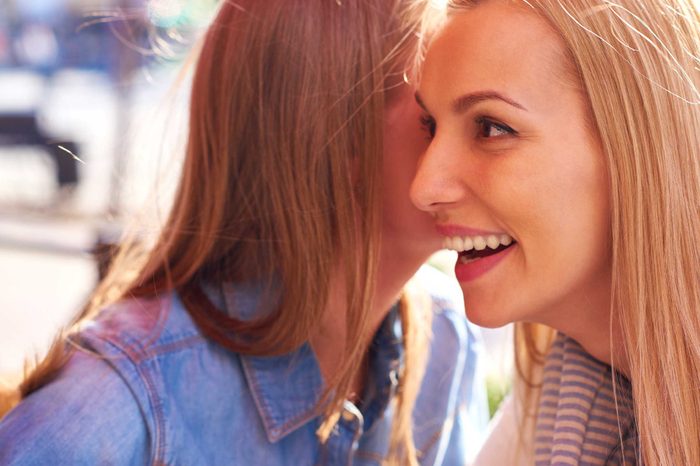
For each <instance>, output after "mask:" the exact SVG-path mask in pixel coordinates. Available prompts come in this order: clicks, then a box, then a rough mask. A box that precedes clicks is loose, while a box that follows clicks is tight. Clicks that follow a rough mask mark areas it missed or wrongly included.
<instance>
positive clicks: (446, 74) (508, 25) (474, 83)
mask: <svg viewBox="0 0 700 466" xmlns="http://www.w3.org/2000/svg"><path fill="white" fill-rule="evenodd" d="M568 67H569V63H568V60H567V58H566V48H565V45H564V43H563V41H562V39H561V38H560V37H559V35H558V34H557V33H556V32H555V31H554V30H553V29H552V28H551V27H550V26H549V24H548V23H547V22H546V21H545V20H544V19H542V18H540V17H539V16H538V15H537V14H535V13H534V12H533V11H531V10H530V9H529V7H527V6H522V5H515V4H513V3H511V2H503V1H489V2H485V3H483V4H480V5H479V6H476V7H471V8H468V9H465V10H455V12H454V13H452V14H451V15H450V16H449V18H448V20H447V21H446V23H445V24H444V26H443V27H442V29H441V30H440V31H439V32H438V34H437V35H436V36H435V37H434V40H433V42H432V43H431V45H430V48H429V50H428V54H427V56H426V60H425V63H424V69H423V76H422V81H421V86H420V91H421V95H423V97H427V98H426V100H428V104H430V102H429V101H430V94H433V93H434V91H436V90H440V94H441V95H447V94H451V95H453V96H454V95H456V94H458V93H459V94H462V93H465V92H471V91H476V90H487V89H492V90H498V91H501V92H505V93H507V94H513V95H518V96H520V98H521V99H523V100H525V99H526V98H528V97H529V98H532V99H533V100H538V98H539V99H542V98H545V101H543V102H541V103H540V104H542V105H544V104H546V97H547V94H549V92H547V91H548V90H550V91H551V89H547V88H548V87H553V86H556V85H560V86H563V85H564V79H563V78H564V74H565V73H564V70H566V69H567V68H568Z"/></svg>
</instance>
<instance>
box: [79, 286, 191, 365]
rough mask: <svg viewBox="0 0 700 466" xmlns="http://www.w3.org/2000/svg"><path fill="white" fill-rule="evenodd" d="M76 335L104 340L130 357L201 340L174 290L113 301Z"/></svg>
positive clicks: (82, 338)
mask: <svg viewBox="0 0 700 466" xmlns="http://www.w3.org/2000/svg"><path fill="white" fill-rule="evenodd" d="M80 338H81V340H83V341H85V342H90V343H93V344H97V345H98V346H100V347H104V346H105V345H104V344H101V343H99V342H107V343H109V345H110V346H111V347H112V349H119V350H121V351H122V352H124V353H127V354H128V355H130V356H131V357H133V358H134V359H141V358H148V357H153V356H154V355H157V354H160V353H163V352H167V351H173V350H176V349H178V348H182V347H187V346H192V345H196V344H199V343H202V342H203V340H204V338H203V337H202V335H201V334H200V332H199V330H198V328H197V326H196V325H195V324H194V322H193V321H192V319H191V318H190V316H189V314H188V313H187V311H186V309H185V307H184V305H183V304H182V302H181V301H180V299H179V297H178V296H177V294H176V293H174V292H171V293H166V294H164V295H162V296H158V297H153V298H134V299H127V300H123V301H120V302H118V303H116V304H113V305H111V306H109V307H107V308H106V309H104V310H102V311H101V312H100V313H99V314H98V315H97V317H95V318H94V319H93V320H91V321H90V322H88V323H87V325H85V326H84V327H83V328H82V330H81V332H80ZM100 349H102V348H100ZM105 350H107V348H105Z"/></svg>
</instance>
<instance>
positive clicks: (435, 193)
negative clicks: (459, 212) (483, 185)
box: [410, 138, 467, 213]
mask: <svg viewBox="0 0 700 466" xmlns="http://www.w3.org/2000/svg"><path fill="white" fill-rule="evenodd" d="M462 162H463V161H462ZM463 165H464V164H463V163H460V160H459V158H458V157H456V152H455V151H454V150H449V148H448V147H446V146H445V145H443V144H441V142H440V141H439V140H438V139H437V138H436V139H434V140H433V141H432V142H431V143H430V146H428V149H427V150H426V151H425V153H424V154H423V156H422V157H421V159H420V161H419V162H418V170H417V171H416V176H415V177H414V178H413V183H411V193H410V195H411V201H413V204H414V205H415V206H416V207H417V208H419V209H420V210H423V211H426V212H430V213H437V212H439V211H440V210H443V209H445V208H448V207H450V206H452V205H456V204H458V203H459V202H460V201H461V200H463V199H464V196H465V194H466V190H467V187H466V185H465V184H464V183H463V180H461V178H460V173H462V172H463V169H464V166H463Z"/></svg>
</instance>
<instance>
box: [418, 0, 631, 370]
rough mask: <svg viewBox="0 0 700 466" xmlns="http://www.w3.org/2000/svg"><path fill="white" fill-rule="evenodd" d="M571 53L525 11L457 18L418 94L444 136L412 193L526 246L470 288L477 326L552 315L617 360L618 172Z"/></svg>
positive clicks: (496, 8)
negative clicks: (574, 73) (613, 190)
mask: <svg viewBox="0 0 700 466" xmlns="http://www.w3.org/2000/svg"><path fill="white" fill-rule="evenodd" d="M564 52H565V48H564V44H563V43H562V41H561V39H560V37H559V36H558V35H557V33H556V32H554V31H553V30H552V29H550V27H549V26H548V24H547V23H546V22H544V21H543V20H542V19H540V18H539V17H538V16H536V15H535V14H534V13H532V12H530V11H528V10H527V9H526V8H525V7H523V6H517V5H514V4H512V3H509V2H502V1H487V2H484V3H482V4H480V5H479V6H477V7H475V8H473V9H469V10H466V11H461V12H458V13H455V14H453V15H452V16H451V17H450V18H449V20H448V21H447V23H446V24H445V26H444V28H443V29H442V30H441V31H440V33H439V34H438V35H437V36H436V38H435V39H434V42H433V43H432V45H431V47H430V49H429V51H428V54H427V57H426V61H425V66H424V70H423V79H422V82H421V85H420V89H419V92H418V94H417V98H418V100H419V101H420V102H422V105H423V106H424V108H425V111H426V113H427V114H426V116H424V123H425V124H426V127H427V130H428V131H430V132H431V133H433V135H434V138H433V140H432V142H431V144H430V147H429V148H428V150H427V151H426V152H425V154H424V155H423V156H422V159H421V162H420V166H419V169H418V173H417V175H416V178H415V180H414V183H413V187H412V198H413V201H414V203H415V204H416V206H418V207H419V208H421V209H422V210H424V211H426V212H429V213H432V214H433V215H435V216H436V218H437V223H438V225H439V226H445V225H452V226H458V227H469V228H475V229H479V230H486V231H490V232H502V233H506V234H508V235H510V236H511V237H512V238H513V239H514V240H515V242H516V244H515V245H514V246H512V250H511V251H510V252H508V253H507V255H505V256H504V258H503V259H502V260H501V261H500V262H499V263H498V264H497V265H496V266H495V267H494V268H492V269H490V270H488V271H487V272H486V273H485V274H483V275H481V276H479V277H478V278H476V279H474V280H468V281H462V282H460V286H461V288H462V291H463V293H464V298H465V305H466V309H467V313H468V316H469V318H470V319H471V320H472V321H473V322H475V323H477V324H479V325H483V326H487V327H497V326H501V325H504V324H506V323H509V322H518V321H524V322H538V323H543V324H546V325H549V326H551V327H554V328H556V329H558V330H560V331H562V332H564V333H566V334H567V335H569V336H570V337H572V338H574V339H576V340H577V341H578V342H579V343H580V344H581V345H582V346H584V348H586V350H587V351H589V352H590V353H591V354H592V355H593V356H594V357H596V358H598V359H601V360H603V361H606V362H609V361H610V357H611V355H610V286H611V285H610V284H611V254H610V235H611V230H610V228H611V227H610V219H609V217H610V207H609V187H608V176H607V172H606V165H605V162H604V157H603V153H602V150H601V148H600V144H599V142H598V139H597V136H596V134H595V133H594V132H593V131H592V130H591V128H590V126H589V125H588V124H587V121H590V118H589V115H588V114H587V106H586V102H585V95H584V94H583V92H581V90H580V89H579V86H578V84H577V83H576V81H575V80H573V79H571V78H570V74H569V73H567V70H568V69H570V64H569V63H568V62H567V59H566V58H565V57H566V54H565V53H564ZM463 96H470V97H468V98H466V99H462V100H461V103H462V105H461V108H456V107H457V106H456V102H458V101H459V99H460V98H461V97H463ZM511 130H512V131H511ZM613 332H617V329H614V330H613Z"/></svg>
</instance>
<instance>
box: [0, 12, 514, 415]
mask: <svg viewBox="0 0 700 466" xmlns="http://www.w3.org/2000/svg"><path fill="white" fill-rule="evenodd" d="M216 4H217V0H0V291H1V292H0V378H3V377H8V376H10V377H18V376H20V375H21V370H22V367H23V363H24V361H25V359H26V358H27V357H32V356H33V355H41V354H42V353H43V352H44V351H45V350H46V349H47V347H48V345H49V343H50V342H51V339H52V337H53V336H54V335H55V333H56V331H57V330H58V329H59V328H60V327H61V326H63V325H66V324H67V323H68V322H69V320H70V318H71V317H72V316H73V315H75V313H76V312H77V311H78V310H79V309H80V308H81V306H82V305H83V304H84V302H85V300H86V298H87V297H88V295H89V293H90V291H91V290H92V288H93V287H94V286H95V284H96V283H97V280H98V279H99V275H100V265H101V262H102V259H103V258H105V257H106V254H105V251H106V250H107V249H108V247H109V245H110V244H112V243H114V242H116V241H117V240H118V238H119V236H120V235H121V233H122V232H123V231H124V230H125V229H126V228H129V229H134V228H135V229H138V230H140V231H141V232H147V231H153V230H155V228H157V226H158V224H159V222H160V220H161V219H162V218H163V217H164V215H165V212H166V210H167V206H168V199H169V197H170V196H169V194H170V193H171V192H172V189H173V188H174V186H175V182H176V179H177V175H178V169H179V165H180V158H181V156H182V149H183V144H184V138H185V134H186V119H185V117H186V109H187V97H188V95H187V93H188V87H189V82H188V73H187V65H188V64H189V63H190V61H191V53H190V51H191V50H192V48H193V47H194V46H195V44H196V42H197V40H198V38H199V37H200V36H201V34H202V32H203V30H204V28H205V27H206V25H207V24H208V22H209V20H210V19H211V17H212V15H213V13H214V11H215V8H216ZM433 263H434V264H436V265H437V266H438V267H440V268H442V269H444V270H446V271H448V273H449V270H450V269H451V268H452V264H454V259H453V258H451V257H450V256H449V254H448V253H447V255H445V253H443V254H442V255H441V256H440V255H438V257H436V258H435V259H434V260H433ZM484 333H485V334H484V337H485V342H486V346H487V350H488V351H487V352H488V356H489V359H488V361H487V364H486V366H487V367H486V368H487V372H488V374H489V384H490V387H489V388H490V390H489V392H490V396H491V397H492V405H493V406H494V407H495V405H496V404H497V403H498V401H499V400H500V397H501V396H502V394H503V392H504V391H505V390H506V389H507V388H508V383H507V380H508V377H507V375H508V374H509V373H510V370H511V364H510V361H511V359H512V358H511V357H510V355H511V350H510V348H511V345H510V340H511V336H510V330H509V329H503V330H498V331H485V332H484Z"/></svg>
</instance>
